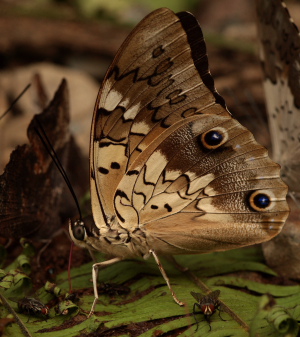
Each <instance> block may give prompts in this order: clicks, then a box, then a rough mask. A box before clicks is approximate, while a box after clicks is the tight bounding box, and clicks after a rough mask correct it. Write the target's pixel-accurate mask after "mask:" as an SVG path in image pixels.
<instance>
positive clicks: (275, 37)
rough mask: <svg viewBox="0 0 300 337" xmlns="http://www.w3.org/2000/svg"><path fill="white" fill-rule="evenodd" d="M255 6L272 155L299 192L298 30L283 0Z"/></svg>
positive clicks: (299, 107) (299, 47) (299, 98)
mask: <svg viewBox="0 0 300 337" xmlns="http://www.w3.org/2000/svg"><path fill="white" fill-rule="evenodd" d="M256 6H257V18H258V20H257V22H258V35H259V41H260V58H261V61H262V65H263V71H264V75H265V81H264V88H265V94H266V103H267V111H268V117H269V127H270V132H271V138H272V156H273V159H274V160H275V161H277V162H278V163H279V164H280V165H281V167H282V178H283V179H284V181H285V182H286V183H287V184H288V185H289V187H290V189H291V191H293V192H296V193H300V184H299V181H300V160H299V158H300V81H299V70H300V57H299V53H300V37H299V31H298V28H297V27H296V25H295V24H294V22H293V20H292V19H291V17H290V15H289V12H288V10H287V8H286V5H285V3H284V2H283V1H281V0H274V1H264V0H257V1H256ZM299 196H300V194H298V196H297V199H298V200H300V199H299Z"/></svg>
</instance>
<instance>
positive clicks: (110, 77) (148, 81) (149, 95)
mask: <svg viewBox="0 0 300 337" xmlns="http://www.w3.org/2000/svg"><path fill="white" fill-rule="evenodd" d="M187 15H188V14H187ZM195 22H196V20H195ZM196 28H197V29H198V30H199V34H201V30H200V28H199V26H198V25H196ZM201 36H202V34H201V35H199V38H200V41H201ZM200 47H202V49H203V51H202V54H201V55H200V56H201V57H202V58H203V62H202V65H204V67H203V66H202V67H203V70H202V71H203V74H204V75H205V76H206V77H207V75H209V74H208V67H207V56H206V53H205V44H204V43H203V40H202V42H201V44H200ZM205 61H206V62H205ZM205 66H206V67H205ZM209 76H210V75H209ZM99 95H100V96H99V97H98V103H97V104H96V109H95V114H94V120H93V123H94V127H93V130H92V138H91V142H92V143H91V147H92V149H91V151H92V156H91V157H92V170H93V171H94V172H95V179H96V181H95V182H92V184H95V186H96V189H97V193H98V194H100V196H102V197H101V200H102V204H103V207H104V209H105V212H106V213H107V214H113V212H114V208H113V204H112V200H113V196H114V193H115V190H116V188H117V185H118V183H119V182H120V180H121V178H122V176H123V174H124V173H125V171H128V169H129V166H130V164H131V163H132V162H133V161H134V160H135V159H136V158H137V157H138V156H139V154H140V152H141V151H143V150H144V149H145V148H147V147H148V146H149V145H150V144H151V143H152V142H153V141H155V140H156V139H157V137H159V136H160V135H161V134H162V133H164V132H165V130H166V129H167V128H168V127H170V126H171V125H173V124H174V123H177V122H180V121H181V120H182V119H184V118H186V117H188V116H192V115H194V114H198V113H202V112H204V111H205V112H206V113H216V114H221V115H226V116H229V113H228V112H227V110H226V109H225V108H224V107H221V106H220V105H218V108H217V109H216V108H215V101H216V98H215V95H218V94H217V93H213V92H212V91H211V90H209V89H208V88H207V87H206V86H205V85H204V84H203V81H202V79H201V76H200V74H199V72H198V70H197V69H196V66H195V63H194V61H193V59H192V57H191V47H190V45H189V43H188V39H187V35H186V32H185V30H184V29H183V26H182V24H181V21H180V19H179V17H177V16H176V15H175V14H174V13H173V12H172V11H170V10H168V9H159V10H157V11H155V12H153V13H151V14H150V15H149V16H148V17H146V18H145V19H144V20H143V21H142V22H141V23H140V24H139V25H138V26H137V27H136V28H135V29H134V30H133V32H132V33H131V34H130V35H129V37H128V38H127V40H126V41H125V42H124V44H123V46H122V47H121V49H120V51H119V53H118V55H117V56H116V58H115V60H114V62H113V64H112V65H111V67H110V69H109V71H108V73H107V75H106V78H105V80H104V82H103V85H102V88H101V90H100V92H99ZM200 99H201V104H199V100H200ZM222 102H223V101H222ZM115 159H116V160H115ZM112 163H114V164H113V165H112ZM112 167H118V168H117V169H116V168H115V169H114V168H112ZM99 171H100V174H99V173H97V172H99ZM96 173H97V174H96ZM104 199H105V200H104ZM97 204H98V202H97ZM96 207H97V206H96Z"/></svg>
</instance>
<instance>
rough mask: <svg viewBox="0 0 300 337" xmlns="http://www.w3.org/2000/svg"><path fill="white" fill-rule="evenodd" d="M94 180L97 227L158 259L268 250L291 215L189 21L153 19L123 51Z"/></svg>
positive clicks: (158, 15) (98, 123)
mask: <svg viewBox="0 0 300 337" xmlns="http://www.w3.org/2000/svg"><path fill="white" fill-rule="evenodd" d="M211 131H217V133H218V134H221V135H222V141H221V143H219V144H217V146H214V145H212V146H210V145H209V144H207V141H206V139H207V137H208V138H209V137H210V136H211V134H210V132H211ZM91 175H92V179H91V194H92V207H93V215H94V219H95V222H96V224H97V226H98V227H101V226H105V225H106V224H109V223H110V221H112V220H113V219H114V217H115V216H116V217H117V219H118V221H119V223H120V225H121V226H122V227H124V228H126V229H128V231H133V230H135V229H136V228H138V227H139V228H140V229H142V230H143V231H144V232H145V233H146V234H145V235H146V236H147V241H148V242H149V244H150V246H151V247H152V248H153V249H155V251H157V253H165V254H178V253H182V252H185V253H188V252H191V253H193V252H204V251H210V250H221V249H228V248H234V247H238V246H241V245H246V244H251V243H254V242H261V241H265V240H268V239H269V238H270V237H272V236H274V235H275V234H277V233H278V232H279V231H280V229H281V227H282V225H283V224H284V221H285V219H286V217H287V215H288V206H287V204H286V201H285V195H286V192H287V189H286V186H285V184H284V183H283V182H282V181H281V180H280V178H279V166H278V165H277V164H275V163H274V162H272V161H271V160H270V159H269V157H268V155H267V151H266V149H265V148H263V147H262V146H260V145H258V144H257V143H256V142H255V140H254V139H253V136H252V134H251V133H250V132H249V131H248V130H247V129H245V128H244V127H242V126H241V125H240V124H239V123H238V122H237V121H236V120H234V119H233V118H232V117H231V115H230V114H229V112H228V111H227V109H226V106H225V103H224V100H223V99H222V97H221V96H220V95H219V94H218V93H217V92H216V89H215V88H214V81H213V79H212V77H211V75H210V72H209V68H208V60H207V55H206V47H205V42H204V39H203V35H202V31H201V29H200V27H199V25H198V23H197V21H196V19H195V18H194V17H193V16H192V15H191V14H189V13H186V12H184V13H179V14H174V13H173V12H172V11H170V10H168V9H164V8H163V9H159V10H156V11H154V12H153V13H151V14H150V15H148V16H147V17H146V18H145V19H144V20H143V21H142V22H141V23H140V24H139V25H138V26H137V27H136V28H135V29H134V30H133V32H132V33H131V35H129V37H128V38H127V40H126V41H125V42H124V44H123V46H122V47H121V49H120V51H119V53H118V54H117V56H116V58H115V60H114V62H113V64H112V66H111V67H110V69H109V71H108V73H107V75H106V78H105V80H104V82H103V85H102V87H101V89H100V93H99V95H98V99H97V102H96V109H95V113H94V118H93V127H92V137H91ZM256 191H257V193H258V192H260V193H263V192H265V193H266V194H267V195H269V196H270V199H271V204H270V205H269V207H267V208H265V209H264V212H261V210H255V209H253V205H252V206H251V204H253V202H252V201H251V195H252V196H253V198H255V193H256ZM183 228H184V229H183Z"/></svg>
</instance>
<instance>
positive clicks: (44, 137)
mask: <svg viewBox="0 0 300 337" xmlns="http://www.w3.org/2000/svg"><path fill="white" fill-rule="evenodd" d="M36 123H37V124H38V127H35V128H34V129H35V131H36V133H37V135H38V136H39V138H40V140H41V142H42V143H43V145H44V147H45V148H46V150H47V152H48V153H49V155H50V156H51V158H52V160H53V162H54V164H55V165H56V167H57V168H58V170H59V172H60V174H61V175H62V177H63V178H64V180H65V182H66V184H67V186H68V188H69V191H70V192H71V194H72V197H73V199H74V201H75V204H76V207H77V210H78V214H79V218H80V220H82V214H81V210H80V206H79V202H78V199H77V196H76V194H75V191H74V189H73V187H72V184H71V182H70V180H69V178H68V175H67V173H66V171H65V169H64V168H63V165H62V163H61V161H60V160H59V158H58V156H57V154H56V151H55V150H54V148H53V146H52V144H51V142H50V140H49V138H48V136H47V134H46V132H45V130H44V128H43V126H42V124H41V122H40V121H39V119H38V118H36Z"/></svg>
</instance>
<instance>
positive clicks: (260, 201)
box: [253, 193, 271, 208]
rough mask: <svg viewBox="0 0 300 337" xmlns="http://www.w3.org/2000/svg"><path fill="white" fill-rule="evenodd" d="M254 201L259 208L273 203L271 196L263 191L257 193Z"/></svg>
mask: <svg viewBox="0 0 300 337" xmlns="http://www.w3.org/2000/svg"><path fill="white" fill-rule="evenodd" d="M253 201H254V204H255V206H256V207H258V208H267V207H268V206H269V205H270V203H271V200H270V198H269V197H268V196H267V195H266V194H263V193H260V194H257V195H256V196H255V197H254V198H253Z"/></svg>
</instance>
